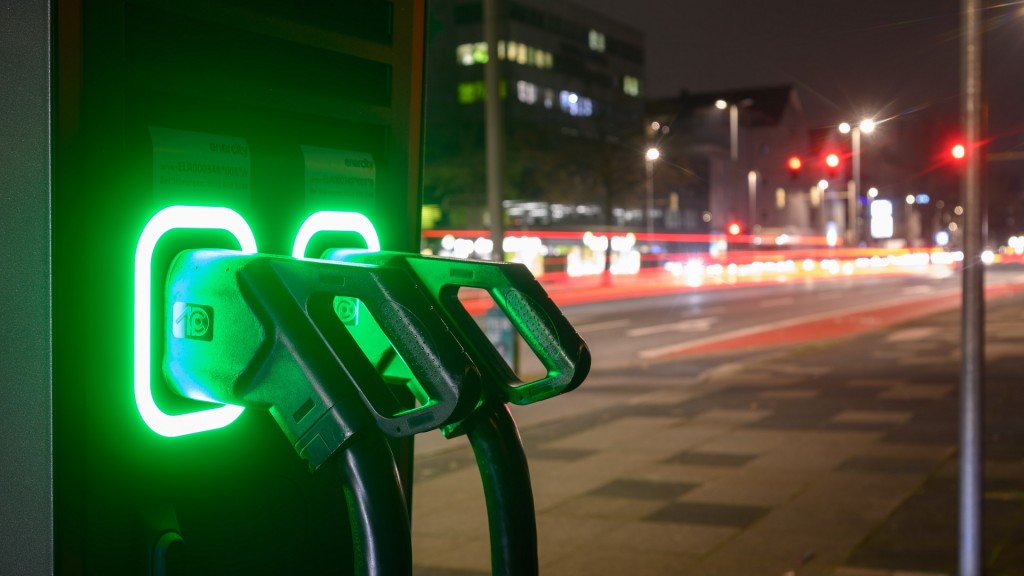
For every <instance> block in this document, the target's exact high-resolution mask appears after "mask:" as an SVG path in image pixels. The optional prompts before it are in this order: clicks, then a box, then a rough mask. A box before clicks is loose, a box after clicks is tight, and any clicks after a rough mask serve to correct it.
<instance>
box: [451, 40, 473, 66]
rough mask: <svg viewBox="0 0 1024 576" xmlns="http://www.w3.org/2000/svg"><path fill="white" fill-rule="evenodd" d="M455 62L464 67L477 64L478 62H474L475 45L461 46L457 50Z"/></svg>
mask: <svg viewBox="0 0 1024 576" xmlns="http://www.w3.org/2000/svg"><path fill="white" fill-rule="evenodd" d="M455 60H456V61H457V62H458V63H459V64H460V65H462V66H472V65H473V64H476V60H473V45H472V44H459V45H458V46H457V47H456V48H455Z"/></svg>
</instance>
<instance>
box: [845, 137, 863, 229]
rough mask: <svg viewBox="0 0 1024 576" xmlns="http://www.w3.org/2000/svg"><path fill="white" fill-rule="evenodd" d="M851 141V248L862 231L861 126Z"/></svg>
mask: <svg viewBox="0 0 1024 576" xmlns="http://www.w3.org/2000/svg"><path fill="white" fill-rule="evenodd" d="M850 140H851V141H852V143H853V189H851V190H849V204H848V208H847V210H848V211H849V212H850V213H849V215H848V216H849V222H850V225H849V237H850V246H854V245H856V244H857V237H858V235H859V233H860V230H859V229H858V226H857V212H858V209H857V208H858V204H859V200H860V126H854V127H853V128H852V129H851V130H850Z"/></svg>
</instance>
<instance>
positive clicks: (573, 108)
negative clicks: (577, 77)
mask: <svg viewBox="0 0 1024 576" xmlns="http://www.w3.org/2000/svg"><path fill="white" fill-rule="evenodd" d="M558 102H559V105H560V106H561V108H562V112H566V113H567V114H569V115H570V116H590V115H592V114H593V113H594V103H593V102H592V101H591V100H590V98H584V97H581V96H580V95H579V94H576V93H575V92H569V91H568V90H562V91H561V92H559V93H558Z"/></svg>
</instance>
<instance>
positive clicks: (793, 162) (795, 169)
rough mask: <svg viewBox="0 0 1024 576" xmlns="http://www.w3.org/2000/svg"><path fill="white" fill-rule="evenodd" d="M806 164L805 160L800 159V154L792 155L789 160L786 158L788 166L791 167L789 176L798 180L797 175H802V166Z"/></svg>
mask: <svg viewBox="0 0 1024 576" xmlns="http://www.w3.org/2000/svg"><path fill="white" fill-rule="evenodd" d="M803 165H804V163H803V161H801V160H800V157H799V156H790V157H789V160H786V168H789V176H790V178H793V179H794V180H796V177H797V176H799V175H800V168H802V167H803Z"/></svg>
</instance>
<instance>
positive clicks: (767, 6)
mask: <svg viewBox="0 0 1024 576" xmlns="http://www.w3.org/2000/svg"><path fill="white" fill-rule="evenodd" d="M585 4H586V5H587V6H589V7H590V8H591V9H593V10H595V11H597V12H599V13H601V14H604V15H606V16H608V17H611V18H613V19H616V20H619V21H621V22H623V23H626V24H629V25H631V26H634V27H636V28H639V29H641V30H643V31H644V33H645V35H646V40H645V47H646V58H647V79H646V80H647V90H648V94H649V95H651V96H654V97H662V96H670V95H674V94H677V93H679V92H680V91H681V90H684V89H685V90H689V91H691V92H704V91H716V90H728V89H734V88H747V87H753V86H765V85H775V84H794V85H796V86H798V87H799V89H800V97H801V101H802V102H803V105H804V109H805V111H806V112H807V114H808V117H809V119H810V121H811V123H812V125H822V126H824V125H829V124H836V123H838V122H840V121H842V120H848V119H852V118H857V117H863V116H875V117H877V118H885V117H892V116H898V115H901V114H920V113H922V111H925V110H927V111H929V115H930V116H932V117H936V118H941V119H942V120H943V121H944V122H948V123H950V124H954V125H956V124H957V123H958V118H959V105H960V104H959V99H960V96H959V90H960V81H959V77H960V2H959V0H858V1H855V2H852V1H851V2H839V1H828V0H826V1H821V0H819V1H816V2H808V1H806V0H764V1H753V0H715V1H700V2H697V1H693V0H690V1H664V0H629V1H626V2H624V1H622V0H589V1H588V2H586V3H585ZM985 19H986V23H987V31H986V34H987V37H986V46H985V48H986V52H985V59H986V69H985V74H986V78H987V81H988V89H989V92H990V95H991V107H990V118H991V130H990V131H991V133H992V134H993V136H996V141H994V142H993V148H994V149H1000V150H1008V149H1017V150H1024V138H1022V136H1021V128H1022V123H1024V3H1022V2H1020V1H1017V2H1010V3H1003V4H1000V5H998V6H995V7H990V8H988V9H987V10H986V11H985Z"/></svg>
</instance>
